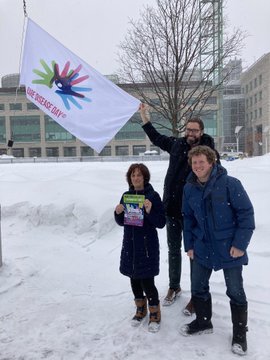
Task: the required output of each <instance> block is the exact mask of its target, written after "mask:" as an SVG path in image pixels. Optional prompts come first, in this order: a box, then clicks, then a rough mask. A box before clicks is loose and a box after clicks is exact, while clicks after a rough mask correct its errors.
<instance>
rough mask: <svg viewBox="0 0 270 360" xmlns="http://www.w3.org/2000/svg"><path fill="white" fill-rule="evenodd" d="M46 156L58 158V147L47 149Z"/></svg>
mask: <svg viewBox="0 0 270 360" xmlns="http://www.w3.org/2000/svg"><path fill="white" fill-rule="evenodd" d="M46 156H48V157H58V156H59V148H58V147H47V148H46Z"/></svg>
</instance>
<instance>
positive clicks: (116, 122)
mask: <svg viewBox="0 0 270 360" xmlns="http://www.w3.org/2000/svg"><path fill="white" fill-rule="evenodd" d="M20 84H22V85H25V88H26V96H27V98H28V99H29V100H30V101H32V102H33V103H34V104H36V105H37V106H38V107H39V108H40V109H41V110H42V111H44V112H45V113H46V114H47V115H49V116H50V117H51V118H52V119H53V120H55V121H57V122H58V123H59V124H60V125H61V126H63V128H65V129H66V130H68V131H69V132H70V133H71V134H73V135H74V136H76V137H77V138H78V139H80V140H81V141H83V142H84V143H85V144H87V145H89V146H91V147H92V148H93V149H95V150H96V151H97V152H100V151H101V150H102V149H103V147H104V146H105V145H106V144H107V143H108V142H109V141H110V140H111V139H112V138H113V137H114V136H115V134H116V133H117V132H118V131H119V130H120V129H121V127H123V126H124V124H125V123H126V122H127V121H128V120H129V119H130V118H131V116H132V115H133V114H134V113H135V112H136V111H137V110H138V108H139V104H140V102H139V100H138V99H136V98H134V97H133V96H131V95H129V94H128V93H127V92H125V91H123V90H122V89H121V88H120V87H118V86H117V85H115V84H114V83H112V82H111V81H109V80H108V79H107V78H105V77H104V76H102V75H101V74H100V73H99V72H98V71H96V70H95V69H94V68H92V67H91V66H90V65H88V64H87V63H85V62H84V61H83V60H82V59H80V58H79V57H78V56H76V55H75V54H73V53H72V52H71V51H70V50H68V49H67V48H66V47H64V46H63V45H62V44H61V43H59V42H58V41H57V40H55V39H54V38H53V37H52V36H50V35H49V34H48V33H47V32H46V31H45V30H43V29H42V28H41V27H39V26H38V25H37V24H36V23H34V22H33V21H32V20H31V19H28V22H27V29H26V35H25V41H24V52H23V60H22V66H21V76H20Z"/></svg>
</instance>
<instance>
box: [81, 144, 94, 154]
mask: <svg viewBox="0 0 270 360" xmlns="http://www.w3.org/2000/svg"><path fill="white" fill-rule="evenodd" d="M81 156H94V150H93V149H92V148H90V147H89V146H81Z"/></svg>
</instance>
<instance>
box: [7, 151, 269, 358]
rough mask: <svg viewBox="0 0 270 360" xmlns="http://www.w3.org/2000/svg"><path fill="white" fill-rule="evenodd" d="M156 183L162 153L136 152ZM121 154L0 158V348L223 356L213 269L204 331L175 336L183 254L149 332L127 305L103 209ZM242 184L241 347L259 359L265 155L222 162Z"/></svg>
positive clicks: (111, 197)
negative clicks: (247, 219) (146, 157)
mask: <svg viewBox="0 0 270 360" xmlns="http://www.w3.org/2000/svg"><path fill="white" fill-rule="evenodd" d="M146 164H147V166H148V167H149V168H150V171H151V174H152V179H151V183H152V185H153V186H154V187H155V189H156V190H157V191H159V193H160V194H162V188H163V180H164V176H165V173H166V169H167V166H168V162H167V161H160V162H156V161H153V162H147V163H146ZM129 165H130V163H127V162H121V163H120V162H119V163H111V162H108V163H106V162H102V163H55V164H51V163H47V164H38V163H35V164H3V165H0V202H1V206H2V253H3V266H2V268H1V269H0V360H41V359H49V360H83V359H93V360H94V359H103V360H114V359H115V360H124V359H128V360H139V359H145V360H151V359H153V360H154V359H155V360H161V359H162V360H175V359H177V360H187V359H191V360H194V359H195V360H196V359H207V360H217V359H218V360H229V359H230V360H231V359H234V358H235V359H236V358H237V355H234V354H232V353H231V351H230V341H231V331H232V329H231V328H232V325H231V320H230V310H229V301H228V298H227V297H226V295H225V286H224V281H223V273H222V272H217V273H213V275H212V279H211V290H212V297H213V324H214V333H213V334H211V335H202V336H195V337H188V338H186V337H182V336H181V335H180V334H179V328H180V326H181V325H183V324H184V323H186V322H189V321H190V318H186V317H185V316H184V315H183V314H182V313H181V310H182V308H183V307H184V306H185V304H186V303H187V301H188V299H189V296H190V292H189V287H190V283H189V263H188V259H187V257H186V255H185V254H184V255H183V262H184V264H183V275H182V284H181V285H182V288H183V293H182V296H181V297H180V298H179V300H177V302H176V303H175V304H173V305H172V306H171V307H166V308H162V323H161V330H160V332H159V333H156V334H152V333H149V332H148V331H147V321H145V322H144V323H143V324H142V325H141V326H140V327H139V328H132V327H131V326H130V322H129V321H130V319H131V317H132V316H133V314H134V310H135V308H134V303H133V296H132V293H131V290H130V286H129V279H128V278H126V277H124V276H122V275H121V274H120V273H119V270H118V267H119V255H120V249H121V240H122V228H120V227H119V226H117V225H116V224H115V222H114V219H113V210H114V207H115V205H116V204H117V203H118V202H119V199H120V196H121V194H122V193H123V191H125V190H126V189H127V184H126V182H125V173H126V171H127V168H128V166H129ZM223 165H224V166H225V167H226V168H227V169H228V172H229V174H231V175H233V176H236V177H238V178H239V179H240V180H241V181H242V183H243V184H244V186H245V188H246V189H247V191H248V193H249V195H250V197H251V199H252V201H253V204H254V207H255V212H256V226H257V229H256V231H255V233H254V235H253V238H252V242H251V244H250V247H249V257H250V263H249V265H248V266H247V267H245V269H244V280H245V289H246V293H247V296H248V299H249V332H248V347H249V349H248V355H247V356H246V359H252V360H267V359H270V342H269V338H270V316H269V315H270V282H269V271H270V270H269V269H270V222H269V212H270V210H269V209H270V155H266V156H263V157H257V158H252V159H243V160H236V161H233V162H226V161H224V162H223ZM159 235H160V247H161V272H160V275H159V276H158V277H157V278H156V284H157V287H158V289H159V292H160V297H161V299H162V298H163V297H164V295H165V293H166V291H167V286H168V275H167V271H168V264H167V244H166V232H165V229H162V230H161V231H159Z"/></svg>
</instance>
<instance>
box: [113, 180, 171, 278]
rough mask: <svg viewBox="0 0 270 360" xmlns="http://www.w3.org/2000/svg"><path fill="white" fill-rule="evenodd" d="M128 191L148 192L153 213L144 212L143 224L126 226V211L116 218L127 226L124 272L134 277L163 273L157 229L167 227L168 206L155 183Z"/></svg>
mask: <svg viewBox="0 0 270 360" xmlns="http://www.w3.org/2000/svg"><path fill="white" fill-rule="evenodd" d="M125 194H138V195H145V199H148V200H150V201H151V202H152V208H151V211H150V213H149V214H147V213H146V211H145V212H144V223H143V226H131V225H124V212H122V213H121V214H119V215H118V214H116V212H114V217H115V221H116V222H117V224H118V225H121V226H124V236H123V244H122V250H121V257H120V272H121V273H122V274H123V275H126V276H129V277H131V278H134V279H147V278H150V277H153V276H156V275H158V274H159V240H158V233H157V230H156V228H160V229H161V228H163V227H164V226H165V223H166V219H165V214H164V207H163V204H162V201H161V198H160V196H159V194H158V193H157V192H156V191H154V189H153V187H152V185H151V184H146V185H145V187H144V190H141V191H135V190H134V188H133V186H131V188H130V190H129V191H127V192H125V193H124V194H123V195H122V197H121V201H120V203H121V204H123V196H124V195H125Z"/></svg>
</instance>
